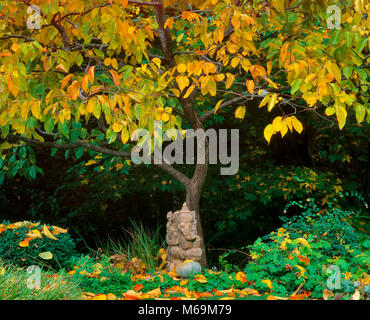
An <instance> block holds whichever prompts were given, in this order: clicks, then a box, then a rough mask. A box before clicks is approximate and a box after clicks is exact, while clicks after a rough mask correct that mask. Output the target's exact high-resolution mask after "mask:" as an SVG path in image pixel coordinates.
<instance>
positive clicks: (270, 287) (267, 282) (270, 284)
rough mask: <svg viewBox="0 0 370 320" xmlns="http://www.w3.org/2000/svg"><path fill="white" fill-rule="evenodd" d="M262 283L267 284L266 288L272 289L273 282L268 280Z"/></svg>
mask: <svg viewBox="0 0 370 320" xmlns="http://www.w3.org/2000/svg"><path fill="white" fill-rule="evenodd" d="M261 282H262V283H265V284H266V286H267V287H268V288H269V289H272V281H271V280H268V279H266V280H262V281H261Z"/></svg>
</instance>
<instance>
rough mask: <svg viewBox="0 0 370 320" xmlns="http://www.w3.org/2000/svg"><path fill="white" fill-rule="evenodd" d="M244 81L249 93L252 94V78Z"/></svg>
mask: <svg viewBox="0 0 370 320" xmlns="http://www.w3.org/2000/svg"><path fill="white" fill-rule="evenodd" d="M245 83H246V85H247V89H248V92H249V93H250V94H253V92H254V81H253V80H247V81H246V82H245Z"/></svg>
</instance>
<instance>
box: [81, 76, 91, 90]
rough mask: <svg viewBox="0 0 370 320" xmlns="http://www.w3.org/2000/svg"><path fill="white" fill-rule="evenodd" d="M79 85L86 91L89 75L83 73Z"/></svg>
mask: <svg viewBox="0 0 370 320" xmlns="http://www.w3.org/2000/svg"><path fill="white" fill-rule="evenodd" d="M81 87H82V90H83V91H85V92H87V88H88V87H89V75H88V74H85V75H84V76H83V78H82V81H81Z"/></svg>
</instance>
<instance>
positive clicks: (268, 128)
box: [263, 124, 275, 143]
mask: <svg viewBox="0 0 370 320" xmlns="http://www.w3.org/2000/svg"><path fill="white" fill-rule="evenodd" d="M274 133H275V130H274V127H273V126H272V124H268V125H267V126H266V128H265V130H264V131H263V136H264V137H265V139H266V140H267V142H268V143H270V140H271V137H272V135H273V134H274Z"/></svg>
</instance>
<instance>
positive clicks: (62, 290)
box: [0, 261, 81, 300]
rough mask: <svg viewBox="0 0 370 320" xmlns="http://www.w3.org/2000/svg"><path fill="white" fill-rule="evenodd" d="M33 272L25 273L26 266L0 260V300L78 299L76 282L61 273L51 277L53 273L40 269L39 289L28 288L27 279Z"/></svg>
mask: <svg viewBox="0 0 370 320" xmlns="http://www.w3.org/2000/svg"><path fill="white" fill-rule="evenodd" d="M34 274H35V273H27V268H19V267H15V266H12V265H6V264H4V263H3V262H1V261H0V300H76V299H80V297H81V290H80V289H79V287H78V284H77V283H76V282H73V281H71V279H70V278H69V277H68V276H67V275H65V274H63V273H59V274H58V276H57V277H53V274H51V273H47V272H45V271H43V270H41V281H40V289H29V288H28V286H27V281H28V280H29V279H30V277H32V275H34ZM30 283H31V281H30V280H29V284H30Z"/></svg>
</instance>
